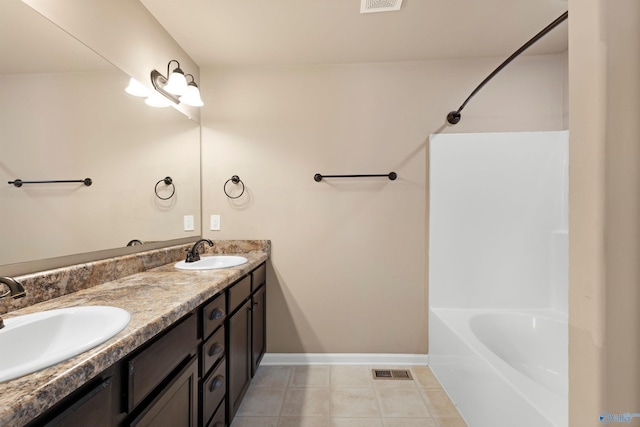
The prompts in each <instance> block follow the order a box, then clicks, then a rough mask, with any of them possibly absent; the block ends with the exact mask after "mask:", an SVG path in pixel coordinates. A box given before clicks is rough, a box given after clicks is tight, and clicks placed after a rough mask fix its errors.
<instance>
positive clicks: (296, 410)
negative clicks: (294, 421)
mask: <svg viewBox="0 0 640 427" xmlns="http://www.w3.org/2000/svg"><path fill="white" fill-rule="evenodd" d="M330 400H331V396H330V394H329V389H328V388H327V389H325V388H289V389H287V394H286V395H285V397H284V403H283V405H282V412H281V413H280V415H281V416H283V417H285V416H286V417H329V416H330V415H331V413H330V412H329V411H330Z"/></svg>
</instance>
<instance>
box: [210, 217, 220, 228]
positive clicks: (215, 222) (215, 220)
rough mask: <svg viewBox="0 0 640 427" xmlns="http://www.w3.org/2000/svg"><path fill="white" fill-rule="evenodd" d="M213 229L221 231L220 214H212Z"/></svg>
mask: <svg viewBox="0 0 640 427" xmlns="http://www.w3.org/2000/svg"><path fill="white" fill-rule="evenodd" d="M211 230H213V231H220V215H211Z"/></svg>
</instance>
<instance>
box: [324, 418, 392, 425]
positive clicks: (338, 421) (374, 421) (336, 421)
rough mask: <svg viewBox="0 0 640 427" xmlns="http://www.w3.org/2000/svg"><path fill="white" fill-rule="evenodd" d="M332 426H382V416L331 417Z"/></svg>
mask: <svg viewBox="0 0 640 427" xmlns="http://www.w3.org/2000/svg"><path fill="white" fill-rule="evenodd" d="M331 427H382V418H331Z"/></svg>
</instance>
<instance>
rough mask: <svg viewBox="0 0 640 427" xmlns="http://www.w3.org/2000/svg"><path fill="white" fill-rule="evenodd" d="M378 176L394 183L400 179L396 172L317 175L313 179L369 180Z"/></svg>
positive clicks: (317, 180)
mask: <svg viewBox="0 0 640 427" xmlns="http://www.w3.org/2000/svg"><path fill="white" fill-rule="evenodd" d="M378 176H386V177H387V178H389V179H390V180H391V181H394V180H395V179H396V178H397V177H398V174H397V173H395V172H389V173H384V174H366V175H322V174H319V173H317V174H315V175H314V176H313V179H314V181H315V182H320V181H322V180H323V179H324V178H369V177H378Z"/></svg>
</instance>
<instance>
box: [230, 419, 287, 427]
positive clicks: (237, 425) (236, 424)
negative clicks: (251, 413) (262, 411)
mask: <svg viewBox="0 0 640 427" xmlns="http://www.w3.org/2000/svg"><path fill="white" fill-rule="evenodd" d="M231 427H278V417H235V418H234V419H233V422H232V423H231Z"/></svg>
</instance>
